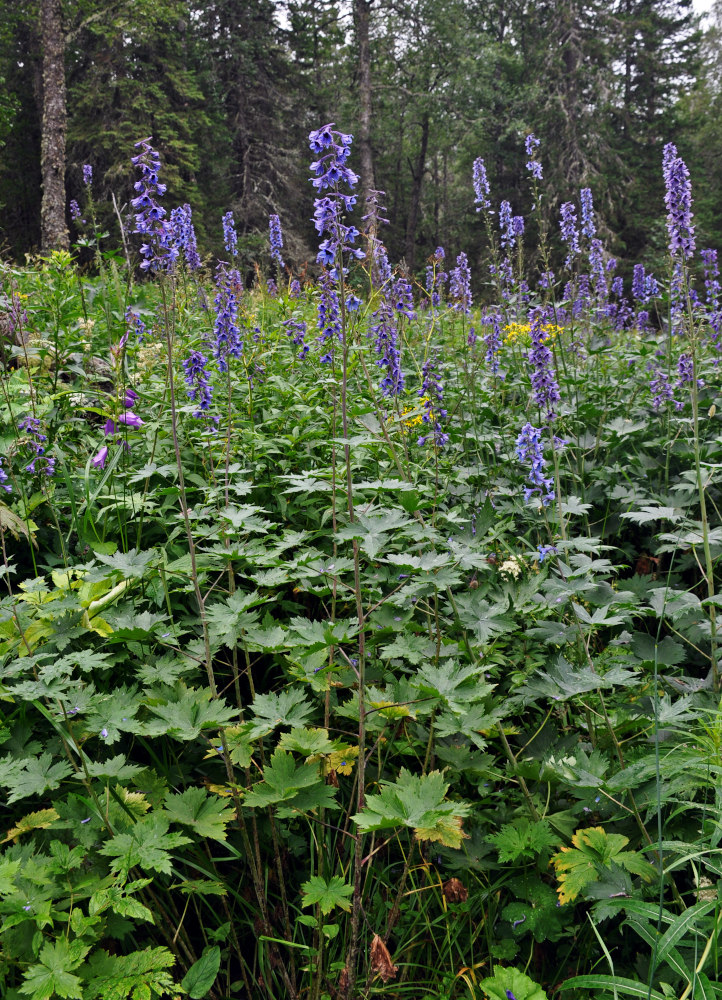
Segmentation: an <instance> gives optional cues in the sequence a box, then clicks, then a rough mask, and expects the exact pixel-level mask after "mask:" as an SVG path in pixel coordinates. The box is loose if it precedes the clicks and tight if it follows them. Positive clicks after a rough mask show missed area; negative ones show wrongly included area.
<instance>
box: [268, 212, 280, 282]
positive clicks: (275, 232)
mask: <svg viewBox="0 0 722 1000" xmlns="http://www.w3.org/2000/svg"><path fill="white" fill-rule="evenodd" d="M268 232H269V239H270V244H271V257H272V258H273V260H275V261H276V263H277V264H278V269H279V270H280V271H282V270H283V267H284V264H283V257H282V256H281V250H282V249H283V233H282V232H281V220H280V219H279V218H278V216H277V215H269V217H268Z"/></svg>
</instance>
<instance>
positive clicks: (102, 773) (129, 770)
mask: <svg viewBox="0 0 722 1000" xmlns="http://www.w3.org/2000/svg"><path fill="white" fill-rule="evenodd" d="M85 766H86V768H87V772H88V774H89V775H90V777H91V778H118V779H119V780H121V779H125V778H132V777H133V776H134V775H136V774H137V773H138V772H139V771H142V770H143V768H142V767H140V766H139V765H138V764H128V763H127V759H126V758H125V757H124V756H123V754H118V755H117V756H115V757H110V758H109V759H108V760H104V761H99V760H95V761H91V760H88V761H86V764H85ZM79 773H84V772H79Z"/></svg>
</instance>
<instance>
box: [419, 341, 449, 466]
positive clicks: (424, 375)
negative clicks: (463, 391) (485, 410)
mask: <svg viewBox="0 0 722 1000" xmlns="http://www.w3.org/2000/svg"><path fill="white" fill-rule="evenodd" d="M419 396H421V398H422V399H423V401H424V414H423V416H422V418H421V419H422V422H423V423H425V424H428V425H429V426H430V428H431V430H432V434H433V438H434V441H435V443H436V446H437V447H438V448H443V447H444V445H446V444H447V443H448V441H449V435H448V434H447V433H446V432H445V431H444V429H443V427H442V424H441V421H442V420H445V419H446V415H447V414H446V410H445V409H444V386H443V383H442V381H441V374H440V363H439V348H438V347H435V348H433V350H432V351H430V353H429V356H428V357H427V359H426V361H425V362H424V364H423V367H422V369H421V388H420V389H419ZM429 436H430V435H429V434H422V435H421V436H420V437H419V439H418V442H417V443H418V444H419V445H423V444H425V443H426V441H427V439H428V438H429Z"/></svg>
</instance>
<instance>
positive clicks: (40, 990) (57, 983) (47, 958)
mask: <svg viewBox="0 0 722 1000" xmlns="http://www.w3.org/2000/svg"><path fill="white" fill-rule="evenodd" d="M89 951H90V947H89V946H88V945H85V944H83V942H82V941H79V940H75V941H71V942H68V940H67V939H66V938H64V937H61V938H58V940H57V941H55V942H54V943H52V944H50V943H48V944H45V945H43V947H42V948H41V949H40V955H39V956H38V959H39V961H38V964H37V965H31V966H30V968H29V969H28V971H27V972H26V974H25V981H24V982H23V985H22V986H21V987H20V992H21V993H27V994H28V995H29V996H30V997H31V1000H48V998H49V997H52V996H59V997H63V998H73V1000H80V998H81V997H83V986H82V983H81V981H80V979H79V977H78V976H74V975H73V974H72V972H73V969H77V967H78V966H79V965H80V963H81V962H82V961H83V959H84V958H85V956H86V955H87V954H88V952H89Z"/></svg>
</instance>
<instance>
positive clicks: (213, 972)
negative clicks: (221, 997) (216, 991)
mask: <svg viewBox="0 0 722 1000" xmlns="http://www.w3.org/2000/svg"><path fill="white" fill-rule="evenodd" d="M220 967H221V949H220V948H219V947H218V945H217V944H214V945H211V946H210V947H208V948H206V949H205V950H204V952H203V954H202V955H201V957H200V958H199V959H198V961H197V962H194V963H193V965H191V967H190V969H189V970H188V972H186V974H185V976H184V977H183V979H182V980H181V986H182V987H183V989H184V990H185V991H186V992H187V993H188V996H189V997H190V998H191V1000H201V997H204V996H205V995H206V994H207V993H208V991H209V990H210V988H211V986H213V984H214V982H215V981H216V976H217V975H218V970H219V969H220Z"/></svg>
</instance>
